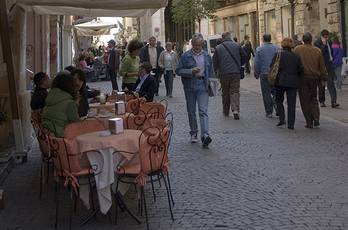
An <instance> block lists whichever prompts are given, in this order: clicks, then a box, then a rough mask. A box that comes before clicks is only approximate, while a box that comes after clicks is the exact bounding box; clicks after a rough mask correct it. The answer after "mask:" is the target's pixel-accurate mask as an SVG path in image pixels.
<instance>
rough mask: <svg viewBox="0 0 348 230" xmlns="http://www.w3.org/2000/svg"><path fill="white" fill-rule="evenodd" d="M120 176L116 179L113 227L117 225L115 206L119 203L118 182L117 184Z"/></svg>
mask: <svg viewBox="0 0 348 230" xmlns="http://www.w3.org/2000/svg"><path fill="white" fill-rule="evenodd" d="M119 179H120V176H118V177H117V181H116V190H115V225H116V224H117V206H118V203H119V199H118V182H119Z"/></svg>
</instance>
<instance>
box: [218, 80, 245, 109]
mask: <svg viewBox="0 0 348 230" xmlns="http://www.w3.org/2000/svg"><path fill="white" fill-rule="evenodd" d="M220 82H221V88H222V111H223V112H224V114H226V115H227V114H229V111H230V106H231V110H232V111H237V112H239V99H240V94H239V88H240V74H227V75H220Z"/></svg>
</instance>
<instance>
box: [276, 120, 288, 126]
mask: <svg viewBox="0 0 348 230" xmlns="http://www.w3.org/2000/svg"><path fill="white" fill-rule="evenodd" d="M285 124H286V122H285V121H279V123H278V124H277V126H282V125H285Z"/></svg>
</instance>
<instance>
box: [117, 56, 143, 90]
mask: <svg viewBox="0 0 348 230" xmlns="http://www.w3.org/2000/svg"><path fill="white" fill-rule="evenodd" d="M139 62H140V58H139V57H138V56H136V57H135V58H132V56H131V55H130V54H127V55H126V56H125V57H124V58H123V60H122V65H121V68H120V75H121V76H122V82H123V83H125V84H130V83H135V82H136V81H137V80H138V77H137V76H132V77H126V74H127V73H137V72H138V70H139Z"/></svg>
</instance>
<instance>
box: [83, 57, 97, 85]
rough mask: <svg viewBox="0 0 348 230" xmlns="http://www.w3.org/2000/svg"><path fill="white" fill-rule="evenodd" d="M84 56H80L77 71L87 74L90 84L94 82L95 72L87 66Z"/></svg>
mask: <svg viewBox="0 0 348 230" xmlns="http://www.w3.org/2000/svg"><path fill="white" fill-rule="evenodd" d="M85 59H86V56H85V55H83V54H82V55H80V57H79V69H82V70H83V71H84V72H85V73H86V74H89V79H90V81H91V82H95V81H96V79H95V78H94V76H95V71H94V68H93V67H90V66H87V62H86V60H85Z"/></svg>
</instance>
